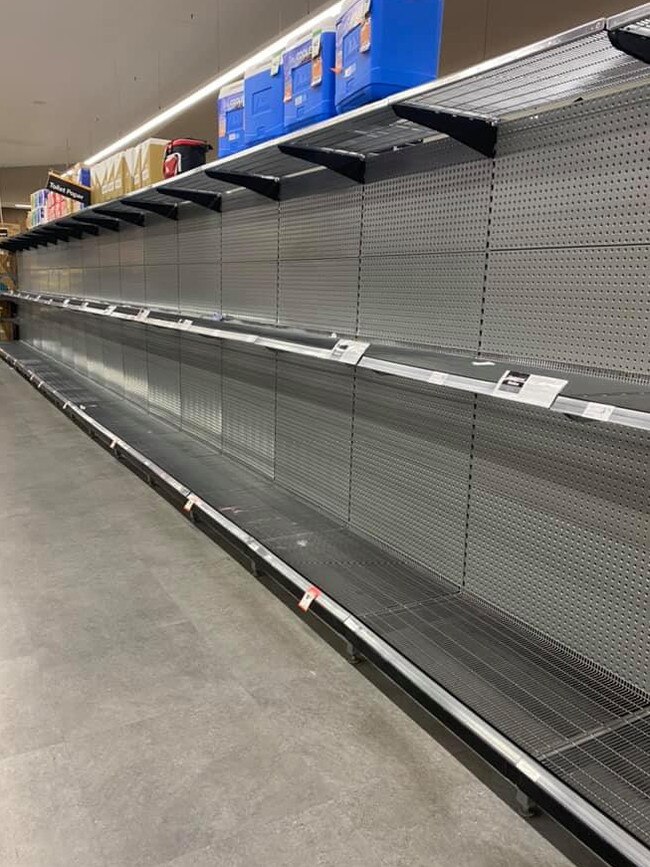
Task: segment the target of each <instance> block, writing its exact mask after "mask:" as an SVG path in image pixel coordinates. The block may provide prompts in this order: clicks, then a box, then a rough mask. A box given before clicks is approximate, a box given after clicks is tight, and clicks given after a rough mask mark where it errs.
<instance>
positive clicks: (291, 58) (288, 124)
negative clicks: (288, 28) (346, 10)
mask: <svg viewBox="0 0 650 867" xmlns="http://www.w3.org/2000/svg"><path fill="white" fill-rule="evenodd" d="M335 30H336V22H335V21H334V20H332V21H331V23H326V24H324V25H323V27H322V28H321V29H320V30H316V31H314V33H312V34H311V36H308V37H307V38H306V39H303V40H302V41H301V42H298V43H296V44H295V45H292V46H290V47H289V48H288V49H287V50H286V51H285V53H284V54H283V56H282V68H283V76H284V126H285V130H286V132H290V131H291V130H295V129H299V128H300V127H303V126H308V125H309V124H312V123H318V122H319V121H321V120H327V119H328V118H329V117H333V116H334V115H335V114H336V106H335V102H334V95H335V88H336V80H335V75H334V61H335V56H336V32H335Z"/></svg>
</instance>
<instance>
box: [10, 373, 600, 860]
mask: <svg viewBox="0 0 650 867" xmlns="http://www.w3.org/2000/svg"><path fill="white" fill-rule="evenodd" d="M0 456H1V457H0V517H1V519H2V523H1V525H0V526H1V528H2V547H1V549H0V816H1V819H0V865H2V867H14V865H20V867H37V865H38V867H76V865H78V867H95V865H104V867H106V865H110V867H135V865H167V867H172V865H173V867H208V865H210V867H212V865H228V867H230V865H232V867H236V865H242V867H244V865H245V867H256V865H260V867H262V865H263V867H272V865H282V867H292V865H296V867H298V865H299V867H307V865H316V864H319V865H346V867H354V865H362V867H370V865H391V867H392V865H403V867H417V865H427V867H438V865H440V867H442V865H444V867H448V865H450V864H453V865H458V867H465V865H466V867H506V865H508V867H518V865H521V867H569V865H570V864H571V863H579V864H580V865H581V867H587V865H588V867H593V865H595V864H596V863H600V862H596V861H595V860H594V859H593V858H592V857H591V856H589V855H588V854H586V853H585V852H584V850H583V849H582V848H580V847H579V846H578V845H577V844H575V843H574V842H573V841H572V840H571V839H570V838H569V837H568V835H566V834H565V832H563V831H562V830H561V829H559V828H558V827H557V826H556V825H554V824H553V823H551V822H550V820H547V819H545V818H541V819H538V820H535V822H534V823H530V822H526V821H525V820H523V819H521V818H519V817H518V816H517V815H516V814H515V813H514V812H513V811H512V810H511V809H510V807H509V806H508V804H507V802H506V800H504V798H502V797H501V793H502V791H503V793H505V794H506V795H507V797H509V796H510V793H509V791H508V790H507V789H506V787H505V786H503V785H502V784H500V783H499V780H498V778H496V777H495V775H494V774H492V772H490V771H489V770H488V769H487V768H486V767H485V765H483V764H482V763H481V762H480V761H479V760H478V759H476V758H475V757H473V755H472V754H471V753H470V752H469V751H467V750H465V749H464V748H463V747H461V746H460V745H459V744H458V743H457V742H456V741H455V740H454V739H453V738H452V737H451V736H449V735H445V733H444V731H443V730H442V729H440V728H439V727H437V726H436V725H435V724H433V723H429V724H428V727H429V730H430V731H429V732H427V731H425V730H424V729H423V728H422V727H421V726H420V725H418V723H417V716H418V715H417V712H416V711H415V710H414V709H413V708H411V707H410V705H409V703H408V701H407V700H402V702H401V703H402V704H403V705H404V709H401V708H400V707H398V705H397V704H396V703H395V701H393V700H392V699H391V696H390V688H389V686H387V685H386V684H385V683H383V681H382V679H381V676H380V675H378V674H377V673H376V672H373V670H372V669H370V668H369V667H367V666H360V667H359V668H352V667H351V666H349V665H348V664H347V663H346V662H345V661H344V659H343V658H342V657H341V656H340V654H339V653H338V652H337V651H336V649H335V648H333V647H332V646H330V644H328V643H327V642H326V641H324V640H323V638H322V637H321V636H319V635H318V634H317V633H316V632H315V631H314V630H313V629H312V628H310V626H308V625H307V624H306V623H305V622H304V621H302V620H301V619H300V617H298V616H296V614H295V607H294V606H292V608H291V609H290V608H289V607H288V606H287V605H286V604H285V602H284V601H283V600H282V599H280V598H278V596H277V595H274V594H273V593H272V592H269V589H267V588H266V587H264V586H262V585H261V584H260V583H258V582H257V581H255V580H254V579H253V578H252V577H251V576H250V575H249V574H248V573H247V572H245V571H244V570H243V569H242V568H241V567H240V566H239V565H238V564H237V563H236V562H235V561H234V560H232V559H231V558H230V557H229V556H228V555H227V554H226V553H224V552H223V551H222V550H221V549H220V548H218V547H217V546H216V545H214V544H213V543H212V542H210V541H209V540H208V539H207V538H206V537H204V536H203V535H201V534H200V533H199V532H198V531H196V530H195V529H194V528H193V527H192V526H191V525H190V524H189V523H188V522H185V521H184V520H183V519H182V518H181V517H180V516H179V515H178V514H177V513H176V512H175V511H174V510H173V509H172V508H171V507H170V506H168V505H167V504H166V503H165V502H164V501H163V500H162V499H160V498H159V497H158V496H157V495H156V494H155V493H153V492H152V491H151V490H149V489H148V488H147V487H146V486H145V485H143V484H142V482H140V481H139V480H138V479H136V478H135V476H133V475H131V474H130V473H129V472H128V471H127V470H126V469H124V468H123V467H121V466H120V465H119V464H118V463H117V462H116V461H115V460H114V459H113V458H111V457H110V456H109V455H108V454H107V453H105V452H104V451H102V450H101V449H99V448H98V447H97V446H96V445H95V444H93V443H92V442H91V441H90V440H89V439H88V438H87V437H86V436H85V435H84V434H82V433H81V432H80V431H78V430H77V429H76V428H75V427H74V426H73V425H72V424H71V423H70V422H69V421H68V420H67V419H65V418H64V417H63V416H62V415H61V414H60V413H58V411H57V410H56V409H54V407H52V406H51V405H50V404H49V403H47V402H46V401H45V400H44V399H43V398H42V397H40V396H39V395H38V394H37V393H36V392H35V391H34V390H33V389H32V388H31V387H30V386H29V385H27V383H25V382H24V381H23V380H22V379H20V377H19V376H18V375H17V374H16V373H15V372H13V371H11V370H10V369H9V368H7V367H6V366H5V365H3V364H0ZM377 685H379V687H383V691H382V688H377ZM405 710H406V711H407V712H405ZM408 712H410V715H409V713H408ZM431 733H432V734H433V735H435V737H432V736H431ZM556 846H559V847H560V849H561V850H562V852H563V853H564V854H561V852H560V850H559V849H558V848H556Z"/></svg>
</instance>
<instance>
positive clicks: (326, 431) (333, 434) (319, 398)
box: [275, 355, 354, 521]
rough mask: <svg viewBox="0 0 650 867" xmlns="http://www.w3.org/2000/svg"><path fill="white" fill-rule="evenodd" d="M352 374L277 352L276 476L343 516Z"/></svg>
mask: <svg viewBox="0 0 650 867" xmlns="http://www.w3.org/2000/svg"><path fill="white" fill-rule="evenodd" d="M353 376H354V373H353V371H352V370H351V369H350V368H347V367H344V366H343V365H341V366H340V368H338V369H336V370H332V368H331V365H330V366H328V365H324V364H322V363H318V362H311V361H307V360H300V361H298V362H295V361H291V360H290V359H287V358H284V357H283V356H281V355H278V383H277V389H278V397H277V414H278V415H277V429H276V463H275V470H276V479H277V481H278V482H279V483H280V484H282V485H284V486H285V487H287V488H289V489H291V490H292V491H295V492H296V493H297V494H299V495H300V496H301V497H303V498H305V499H307V500H310V501H311V502H313V503H315V504H316V505H317V506H320V507H321V508H324V509H327V510H328V511H329V512H332V513H333V514H334V515H335V516H336V517H337V518H339V519H341V520H343V521H347V519H348V503H349V494H350V440H351V435H352V387H353Z"/></svg>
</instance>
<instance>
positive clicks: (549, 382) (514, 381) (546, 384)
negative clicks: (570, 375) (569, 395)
mask: <svg viewBox="0 0 650 867" xmlns="http://www.w3.org/2000/svg"><path fill="white" fill-rule="evenodd" d="M566 384H567V380H566V379H555V378H554V377H552V376H538V375H536V374H534V373H518V372H517V371H515V370H507V371H506V372H505V373H504V374H503V376H502V377H501V379H500V380H499V381H498V383H497V384H496V386H495V388H494V392H493V394H495V395H496V397H501V398H505V399H506V400H514V401H518V402H519V403H528V404H531V406H543V407H545V408H546V409H549V407H550V406H551V405H552V404H553V401H554V400H555V398H556V397H557V396H558V394H559V393H560V392H561V391H562V389H563V388H564V386H565V385H566Z"/></svg>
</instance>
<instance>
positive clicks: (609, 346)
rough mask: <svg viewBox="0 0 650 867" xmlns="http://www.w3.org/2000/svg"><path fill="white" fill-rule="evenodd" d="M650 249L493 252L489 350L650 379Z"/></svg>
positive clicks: (485, 328)
mask: <svg viewBox="0 0 650 867" xmlns="http://www.w3.org/2000/svg"><path fill="white" fill-rule="evenodd" d="M649 267H650V247H646V246H640V247H629V246H619V247H610V248H592V249H584V248H580V249H572V250H569V249H561V248H560V249H546V250H521V251H509V252H505V251H498V252H491V253H490V259H489V269H488V282H487V289H486V298H485V317H484V323H483V343H482V348H483V351H484V352H485V353H486V354H488V355H494V356H498V357H503V358H510V359H517V360H519V359H524V360H525V359H528V360H535V361H539V362H541V363H548V364H553V365H560V366H562V365H563V364H564V365H577V366H582V367H587V368H591V369H596V370H607V369H609V370H613V371H616V372H617V373H618V374H619V375H620V376H623V377H625V376H630V375H635V376H644V377H647V376H648V375H650V343H649V342H648V339H647V335H648V322H649V321H650V293H648V291H647V283H648V273H649Z"/></svg>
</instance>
